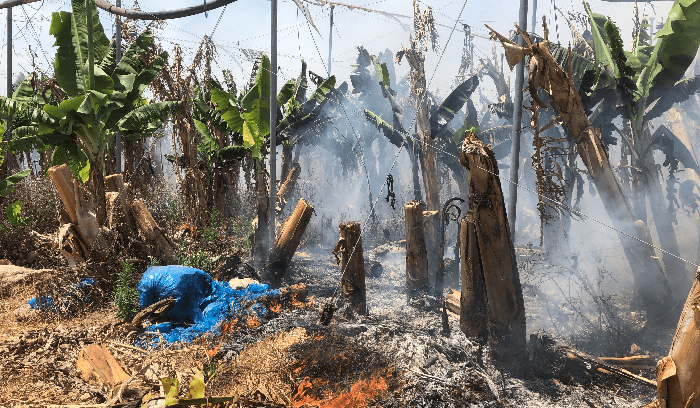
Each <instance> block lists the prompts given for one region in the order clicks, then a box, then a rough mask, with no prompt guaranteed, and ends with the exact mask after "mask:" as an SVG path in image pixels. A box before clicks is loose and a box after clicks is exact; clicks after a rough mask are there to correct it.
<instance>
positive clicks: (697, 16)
mask: <svg viewBox="0 0 700 408" xmlns="http://www.w3.org/2000/svg"><path fill="white" fill-rule="evenodd" d="M698 47H700V0H676V1H675V2H674V3H673V6H672V7H671V11H669V13H668V18H667V19H666V22H665V23H664V26H663V28H662V29H661V31H659V32H658V33H657V34H656V44H655V46H654V51H653V52H652V54H651V57H650V58H649V61H648V63H647V65H646V67H645V68H646V75H645V77H644V80H643V81H642V83H641V84H640V85H641V89H640V92H641V94H642V95H643V96H646V95H649V94H651V93H654V90H655V89H654V88H656V89H658V90H668V89H671V88H672V87H673V86H674V85H675V84H676V83H677V82H678V81H680V80H681V78H682V77H683V75H684V74H685V71H686V70H687V69H688V67H689V66H690V64H691V63H692V62H693V59H695V54H696V53H697V51H698Z"/></svg>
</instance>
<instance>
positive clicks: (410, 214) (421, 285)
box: [403, 201, 429, 292]
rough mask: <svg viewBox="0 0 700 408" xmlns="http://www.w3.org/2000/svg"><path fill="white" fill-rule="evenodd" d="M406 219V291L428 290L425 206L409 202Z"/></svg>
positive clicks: (405, 207) (416, 202) (405, 209)
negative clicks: (424, 228) (424, 230)
mask: <svg viewBox="0 0 700 408" xmlns="http://www.w3.org/2000/svg"><path fill="white" fill-rule="evenodd" d="M403 209H404V215H405V217H406V289H407V290H408V291H409V292H411V291H414V290H421V289H426V288H428V285H429V281H428V252H427V249H426V247H425V233H424V232H423V204H422V203H421V202H419V201H409V202H408V203H406V205H405V206H404V208H403Z"/></svg>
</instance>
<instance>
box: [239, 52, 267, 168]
mask: <svg viewBox="0 0 700 408" xmlns="http://www.w3.org/2000/svg"><path fill="white" fill-rule="evenodd" d="M241 108H242V112H241V116H242V117H243V120H244V121H245V122H244V123H243V132H242V133H243V145H244V146H245V147H246V148H250V149H251V152H252V155H253V157H254V158H256V159H260V157H261V156H260V150H261V149H262V145H263V139H264V138H265V136H267V135H269V134H270V59H269V58H268V57H267V56H266V55H264V54H263V56H262V61H261V64H260V69H258V73H257V75H256V77H255V82H254V84H253V87H252V88H251V89H250V90H249V91H248V92H247V93H246V95H245V96H244V97H243V99H241Z"/></svg>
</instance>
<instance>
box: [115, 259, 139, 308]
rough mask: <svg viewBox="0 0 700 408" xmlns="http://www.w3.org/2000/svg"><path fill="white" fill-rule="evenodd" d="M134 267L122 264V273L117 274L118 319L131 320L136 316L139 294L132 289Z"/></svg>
mask: <svg viewBox="0 0 700 408" xmlns="http://www.w3.org/2000/svg"><path fill="white" fill-rule="evenodd" d="M133 279H134V265H133V264H130V263H128V262H122V271H121V272H120V273H119V274H117V281H116V282H115V284H114V305H115V306H116V307H117V317H118V318H120V319H122V320H129V319H131V318H132V317H134V315H136V311H137V310H138V308H137V304H138V303H137V302H138V296H139V292H138V291H137V290H136V288H134V287H132V286H131V285H132V281H133Z"/></svg>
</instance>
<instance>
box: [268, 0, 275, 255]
mask: <svg viewBox="0 0 700 408" xmlns="http://www.w3.org/2000/svg"><path fill="white" fill-rule="evenodd" d="M270 3H271V6H270V8H271V10H270V34H271V35H270V37H271V40H270V220H269V222H270V232H269V235H268V237H269V238H268V243H269V244H271V243H273V242H274V239H275V221H276V220H277V205H276V198H277V0H272V1H271V2H270ZM269 244H268V246H269Z"/></svg>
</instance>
